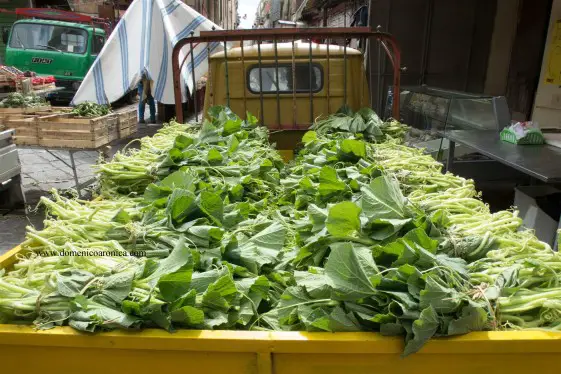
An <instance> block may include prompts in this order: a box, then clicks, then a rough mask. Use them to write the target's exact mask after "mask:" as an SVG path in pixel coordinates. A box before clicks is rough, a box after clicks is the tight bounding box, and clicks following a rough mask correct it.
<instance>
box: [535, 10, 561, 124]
mask: <svg viewBox="0 0 561 374" xmlns="http://www.w3.org/2000/svg"><path fill="white" fill-rule="evenodd" d="M559 19H561V0H553V5H552V9H551V18H550V20H549V31H548V34H547V41H546V47H545V53H544V59H543V63H542V70H541V74H540V82H539V85H538V91H537V92H536V99H535V101H534V110H533V113H532V121H535V122H537V123H538V124H539V126H540V127H542V128H546V127H556V128H561V86H557V85H554V84H548V83H545V72H546V69H547V63H548V57H549V53H550V51H549V50H550V42H551V38H552V33H553V26H554V24H555V21H556V20H559Z"/></svg>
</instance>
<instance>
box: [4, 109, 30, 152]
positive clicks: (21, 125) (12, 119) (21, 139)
mask: <svg viewBox="0 0 561 374" xmlns="http://www.w3.org/2000/svg"><path fill="white" fill-rule="evenodd" d="M0 123H1V124H2V126H3V127H4V128H5V129H13V130H15V132H16V133H15V143H16V144H19V145H38V144H39V137H38V130H37V116H36V115H26V114H11V115H10V114H8V115H6V114H4V115H1V116H0Z"/></svg>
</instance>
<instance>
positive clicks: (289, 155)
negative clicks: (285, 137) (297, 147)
mask: <svg viewBox="0 0 561 374" xmlns="http://www.w3.org/2000/svg"><path fill="white" fill-rule="evenodd" d="M279 153H280V155H281V157H282V159H283V160H284V162H289V161H290V160H292V159H293V158H294V151H292V150H290V149H279Z"/></svg>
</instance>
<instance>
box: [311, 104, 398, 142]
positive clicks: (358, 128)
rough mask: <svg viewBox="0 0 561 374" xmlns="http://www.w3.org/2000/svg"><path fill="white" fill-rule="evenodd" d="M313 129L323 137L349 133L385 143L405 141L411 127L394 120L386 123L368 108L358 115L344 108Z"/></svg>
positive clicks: (361, 110)
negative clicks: (330, 134)
mask: <svg viewBox="0 0 561 374" xmlns="http://www.w3.org/2000/svg"><path fill="white" fill-rule="evenodd" d="M312 129H313V130H315V131H316V132H317V133H318V134H321V135H324V134H329V133H337V132H347V133H352V134H362V135H363V136H365V137H366V138H367V139H368V140H370V141H375V142H384V141H386V140H388V139H395V140H401V141H403V139H404V138H405V134H406V133H407V131H409V126H407V125H404V124H402V123H399V121H396V120H394V119H389V120H388V121H386V122H384V121H382V120H381V119H380V117H378V115H377V114H376V112H374V111H373V110H372V109H370V108H368V107H365V108H362V109H360V110H359V111H358V112H356V113H354V112H353V111H352V110H351V109H350V108H348V107H343V108H341V109H340V110H339V111H338V112H337V113H335V114H333V115H330V116H328V117H327V118H325V119H320V120H318V121H316V123H315V124H314V125H313V126H312Z"/></svg>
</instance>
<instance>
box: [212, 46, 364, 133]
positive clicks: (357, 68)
mask: <svg viewBox="0 0 561 374" xmlns="http://www.w3.org/2000/svg"><path fill="white" fill-rule="evenodd" d="M265 46H266V45H264V46H263V47H265ZM285 52H286V51H285ZM291 53H292V50H291V49H290V53H283V54H282V55H281V54H280V53H279V64H292V55H291ZM305 56H307V52H306V55H305ZM230 57H231V56H230V55H228V60H229V61H228V85H229V87H227V85H226V79H225V74H226V66H225V65H226V64H225V62H224V59H223V58H222V59H219V58H215V59H213V60H212V61H211V66H210V74H209V77H210V78H209V83H208V88H207V91H206V97H205V105H204V112H205V113H207V111H208V108H209V107H210V106H213V105H228V100H227V97H228V95H227V92H228V88H229V92H230V108H231V109H232V111H234V113H236V114H237V115H239V116H240V117H242V118H245V114H246V112H247V111H249V112H250V113H252V114H253V115H255V116H256V117H257V118H261V101H260V95H259V94H255V93H252V92H250V90H249V89H248V87H247V78H246V77H247V74H248V72H249V70H250V69H252V68H255V67H256V66H258V64H259V61H258V59H257V58H256V57H255V56H249V55H246V56H245V59H244V63H243V64H242V62H241V61H240V60H239V59H234V60H230ZM295 61H296V63H308V62H309V59H307V58H302V57H297V58H296V60H295ZM313 62H314V63H318V64H320V65H321V66H322V68H323V75H324V82H323V87H322V89H321V91H319V92H316V93H314V94H313V109H314V110H313V114H310V95H309V93H297V94H296V95H293V94H292V93H281V94H280V100H279V103H278V105H277V95H276V93H268V94H263V111H264V113H263V119H264V121H263V124H264V125H266V126H267V127H269V128H270V129H279V128H284V129H287V128H291V127H292V126H293V125H299V126H300V128H306V127H307V126H309V125H310V124H311V118H314V119H315V118H317V117H320V116H327V115H329V114H332V113H335V112H336V111H337V110H338V109H339V108H340V107H341V106H343V104H344V103H345V101H344V95H345V89H344V87H345V84H344V83H345V78H344V77H345V63H344V59H343V58H342V56H337V55H333V56H331V57H330V59H329V68H328V66H327V65H328V64H327V58H326V57H325V56H321V55H318V56H314V58H313ZM262 63H263V64H267V63H268V64H270V63H274V60H271V58H263V59H262ZM346 75H347V105H348V106H349V107H350V108H351V109H352V110H355V111H356V110H358V109H360V108H361V107H363V106H366V105H368V103H369V100H370V99H369V89H368V82H367V79H366V73H365V71H364V66H363V59H362V55H361V54H360V53H357V54H349V56H347V69H346ZM328 81H329V84H328ZM244 82H245V84H244ZM328 91H329V92H328ZM244 95H245V100H244ZM294 97H295V100H294ZM278 107H280V121H279V118H278V112H279V111H278V110H277V108H278Z"/></svg>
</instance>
